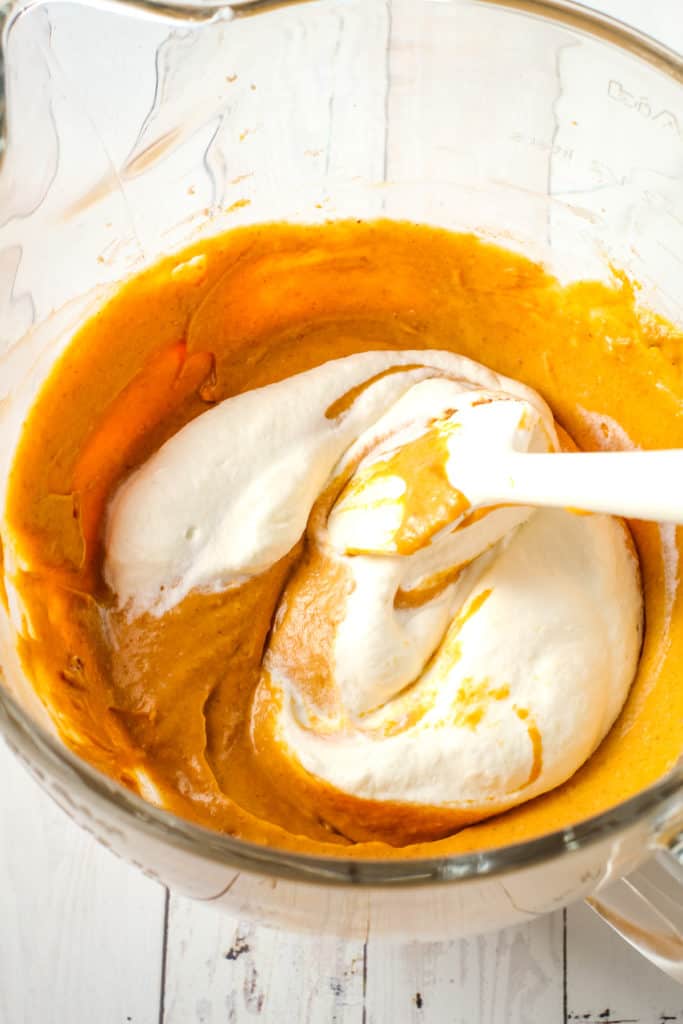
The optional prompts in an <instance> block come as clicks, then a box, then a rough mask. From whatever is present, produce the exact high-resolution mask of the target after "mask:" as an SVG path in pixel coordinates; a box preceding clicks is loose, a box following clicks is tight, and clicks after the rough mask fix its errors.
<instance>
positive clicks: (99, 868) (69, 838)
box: [0, 741, 164, 1024]
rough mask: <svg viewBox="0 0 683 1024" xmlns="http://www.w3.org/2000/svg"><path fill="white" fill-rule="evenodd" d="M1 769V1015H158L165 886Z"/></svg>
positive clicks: (146, 1020) (30, 1022) (1, 749)
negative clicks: (100, 844)
mask: <svg viewBox="0 0 683 1024" xmlns="http://www.w3.org/2000/svg"><path fill="white" fill-rule="evenodd" d="M0 775H1V777H2V790H1V792H2V797H1V799H0V1024H67V1022H68V1024H91V1022H92V1024H157V1020H158V1014H159V997H160V982H161V965H162V950H163V916H164V890H163V889H162V887H161V886H159V885H157V884H156V883H155V882H152V881H150V880H149V879H147V878H145V877H144V876H143V875H142V874H140V872H139V871H137V870H135V869H134V868H131V867H129V866H128V865H126V864H124V863H123V862H122V861H120V860H118V859H117V858H116V857H114V856H112V854H111V853H109V852H107V851H106V850H105V849H103V848H102V847H101V846H99V844H98V843H97V842H96V841H95V840H94V839H93V838H92V836H90V835H88V834H87V833H85V832H83V831H82V830H81V829H79V828H77V827H76V826H75V825H74V824H73V823H72V822H71V821H69V819H68V817H67V816H66V815H65V814H64V813H63V811H61V810H60V809H59V808H58V807H57V806H56V805H55V804H54V803H53V802H52V801H51V800H50V799H49V798H48V797H47V796H46V795H45V794H44V793H43V792H42V791H41V790H40V789H39V787H38V786H37V784H36V783H35V782H34V781H33V779H31V778H30V776H29V775H28V774H27V773H26V771H25V769H24V768H23V767H22V766H21V765H20V764H19V762H18V761H17V760H16V759H15V758H14V757H13V756H12V755H11V754H10V752H9V750H8V749H7V747H6V746H5V745H4V743H2V742H1V741H0Z"/></svg>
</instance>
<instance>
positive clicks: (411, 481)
mask: <svg viewBox="0 0 683 1024" xmlns="http://www.w3.org/2000/svg"><path fill="white" fill-rule="evenodd" d="M559 447H560V445H559V441H558V436H557V432H556V429H555V425H554V422H553V417H552V414H551V413H550V411H549V409H548V408H547V406H546V405H545V403H544V402H543V401H542V399H541V398H540V397H539V396H538V395H537V394H536V393H535V392H533V391H531V390H530V389H529V388H526V387H524V386H523V385H521V384H519V383H517V382H515V381H512V380H508V379H506V378H503V377H501V376H499V375H497V374H495V373H493V372H492V371H490V370H488V369H486V368H485V367H483V366H480V365H478V364H476V363H473V362H472V361H470V360H467V359H465V358H464V357H461V356H456V355H453V354H451V353H446V352H437V351H413V352H366V353H362V354H359V355H355V356H350V357H348V358H345V359H340V360H334V361H331V362H329V363H326V364H324V365H322V366H320V367H317V368H316V369H313V370H310V371H308V372H306V373H301V374H298V375H296V376H294V377H291V378H289V379H287V380H285V381H282V382H280V383H276V384H272V385H270V386H268V387H265V388H260V389H257V390H255V391H251V392H247V393H245V394H241V395H237V396H235V397H234V398H229V399H227V400H225V401H224V402H222V403H221V404H220V405H218V406H216V407H215V408H213V409H212V410H210V411H208V412H206V413H204V414H203V415H202V416H200V417H199V418H198V419H196V420H194V421H193V422H191V423H190V424H188V425H187V426H186V427H185V428H183V429H182V430H181V431H180V432H179V433H178V434H176V435H175V436H174V437H173V438H171V440H169V441H168V442H167V443H166V444H165V445H164V446H163V447H162V448H161V449H160V450H159V451H158V452H157V453H156V454H155V455H154V456H152V457H151V458H150V459H149V460H148V461H147V462H146V463H145V464H144V465H143V466H142V467H141V468H140V469H139V470H138V471H137V472H136V473H134V474H133V475H132V476H131V477H130V478H129V479H128V480H127V481H126V482H125V483H124V484H123V485H122V486H121V487H120V489H119V491H118V492H117V494H116V495H115V497H114V499H113V501H112V503H111V507H110V511H109V517H108V524H107V533H106V553H107V554H106V565H105V575H106V578H107V581H108V583H109V585H110V586H111V587H112V589H113V590H114V592H115V593H116V595H117V598H118V601H119V603H120V605H121V606H122V607H124V608H125V609H126V610H127V612H128V614H129V615H130V616H131V617H134V616H137V615H139V614H141V613H143V612H147V613H150V614H152V615H155V616H159V615H163V614H164V613H165V612H167V611H168V610H169V609H171V608H172V607H174V606H175V605H176V604H178V603H179V602H180V601H182V600H183V598H184V597H185V596H186V595H187V594H189V593H190V592H191V591H192V590H194V589H196V588H202V589H205V590H221V589H225V588H228V587H232V586H237V585H239V584H240V583H242V582H244V581H245V580H247V579H249V578H250V577H253V576H255V575H258V574H260V573H262V572H264V571H265V570H267V569H268V568H270V567H271V566H272V565H274V564H275V563H276V562H277V561H278V560H279V559H281V558H282V557H283V556H285V555H286V554H287V553H288V552H289V551H291V549H292V548H293V547H294V546H295V545H296V544H297V542H298V541H299V540H300V539H301V537H302V536H303V535H304V533H306V555H305V557H304V558H302V559H301V561H300V563H299V564H298V566H297V568H296V569H295V570H294V572H293V575H292V577H291V578H290V581H289V582H288V584H287V587H286V589H285V592H284V594H283V595H282V598H281V602H280V608H279V611H278V614H277V616H276V620H275V623H274V628H273V631H272V635H271V638H270V641H269V647H268V650H267V651H266V653H265V657H264V661H263V671H262V678H261V682H260V684H259V688H258V691H257V693H256V696H255V700H254V712H253V716H254V717H253V733H254V741H255V742H256V743H257V744H259V743H261V742H264V741H268V742H270V743H273V744H275V745H276V746H277V747H278V749H280V750H281V751H282V755H283V757H284V758H285V760H289V761H291V763H292V764H294V765H296V766H297V768H299V769H303V770H304V771H305V772H306V773H308V776H309V777H310V779H311V780H313V783H315V782H316V780H317V781H319V782H320V784H321V787H322V789H321V792H322V790H323V789H324V790H325V792H327V789H326V788H325V787H327V788H329V787H330V786H331V787H333V788H334V790H336V791H339V792H340V793H341V794H344V795H345V796H346V797H347V798H348V799H349V800H350V801H351V802H352V803H353V801H357V802H358V803H357V806H356V811H357V813H358V814H359V815H360V816H361V817H362V815H363V813H365V812H364V807H365V804H364V803H363V802H364V801H371V802H375V803H376V802H377V801H381V802H399V803H401V804H406V803H410V804H416V805H421V806H422V807H427V808H437V809H438V808H441V809H446V810H447V811H449V812H453V813H454V814H456V815H458V814H460V815H461V818H462V820H463V821H464V820H475V819H476V818H478V817H484V816H486V815H488V814H492V813H495V812H498V811H501V810H504V809H506V808H508V807H511V806H513V805H515V804H517V803H520V802H522V801H524V800H527V799H530V798H531V797H533V796H535V795H537V794H539V793H542V792H545V791H547V790H548V789H551V788H553V787H555V786H557V785H559V784H560V783H561V782H563V781H564V780H566V779H567V778H569V777H570V776H571V775H572V774H573V773H574V772H575V771H576V770H577V768H578V767H580V765H581V764H582V763H583V762H584V761H585V760H586V759H587V758H588V757H589V756H590V754H591V753H592V751H593V750H594V749H595V748H596V746H597V745H598V744H599V743H600V741H601V740H602V738H603V737H604V736H605V734H606V732H607V731H608V730H609V728H610V726H611V725H612V723H613V721H614V719H615V718H616V716H617V714H618V713H619V710H620V708H621V706H622V705H623V702H624V700H625V698H626V695H627V693H628V689H629V686H630V683H631V681H632V679H633V675H634V673H635V669H636V666H637V661H638V655H639V650H640V641H641V628H642V598H641V593H640V585H639V572H638V564H637V560H636V558H635V556H634V554H633V551H632V547H631V543H630V538H629V535H628V532H627V530H626V528H625V526H624V524H623V523H622V522H621V521H620V520H617V519H614V518H611V517H608V516H601V515H595V516H583V515H576V514H574V513H572V512H570V511H565V510H559V509H558V510H534V509H531V508H520V507H499V508H485V509H478V510H474V511H473V510H472V509H471V508H470V505H469V502H468V498H467V494H463V493H462V492H461V491H460V490H459V486H458V485H459V480H462V479H463V478H466V479H471V478H472V474H473V472H474V473H476V465H477V460H483V459H486V458H487V457H495V455H496V453H498V454H500V453H501V451H504V450H509V449H511V448H512V449H515V450H518V451H553V450H558V449H559Z"/></svg>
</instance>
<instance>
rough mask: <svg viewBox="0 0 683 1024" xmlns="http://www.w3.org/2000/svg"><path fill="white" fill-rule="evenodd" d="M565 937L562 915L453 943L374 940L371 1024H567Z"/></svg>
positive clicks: (369, 980) (368, 1000)
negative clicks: (564, 1018)
mask: <svg viewBox="0 0 683 1024" xmlns="http://www.w3.org/2000/svg"><path fill="white" fill-rule="evenodd" d="M562 933H563V929H562V914H561V913H558V914H553V915H549V916H547V917H544V918H540V919H538V920H537V921H534V922H532V923H531V924H528V925H523V926H520V927H517V928H508V929H506V930H505V931H502V932H497V933H494V934H491V935H483V936H478V937H476V938H470V939H458V940H456V941H453V942H430V943H418V942H412V943H406V944H400V945H399V944H396V945H393V944H389V943H383V942H380V941H376V942H374V941H373V939H372V937H371V938H370V941H369V944H368V953H367V994H366V1008H367V1021H368V1024H384V1022H385V1021H401V1022H404V1021H405V1022H406V1024H424V1022H425V1021H435V1022H436V1021H444V1022H446V1021H447V1022H448V1024H474V1022H476V1024H541V1022H543V1024H545V1022H548V1024H549V1022H551V1021H556V1022H558V1024H559V1022H560V1021H561V1020H562V1012H563V973H562V964H563V948H562V940H563V934H562ZM320 1020H324V1018H322V1017H321V1018H320Z"/></svg>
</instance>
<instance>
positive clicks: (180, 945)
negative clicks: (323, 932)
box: [163, 897, 365, 1024]
mask: <svg viewBox="0 0 683 1024" xmlns="http://www.w3.org/2000/svg"><path fill="white" fill-rule="evenodd" d="M168 936H169V941H168V952H167V961H166V994H165V999H164V1014H163V1024H219V1022H220V1024H240V1022H242V1021H244V1022H247V1021H252V1020H253V1019H254V1018H255V1017H256V1018H257V1019H258V1020H259V1022H260V1024H281V1022H285V1021H293V1022H294V1021H296V1022H297V1024H318V1022H323V1021H324V1022H330V1024H357V1022H358V1024H360V1022H361V1020H362V1005H363V989H364V984H365V982H364V978H365V974H364V957H363V952H364V950H363V943H362V942H360V941H356V942H341V941H339V940H337V939H335V938H332V937H329V936H311V935H297V934H287V933H285V932H278V931H275V930H272V929H268V928H263V927H259V926H257V925H254V924H252V923H251V922H249V921H243V920H242V921H237V920H235V918H232V917H230V916H229V915H228V914H226V913H225V912H224V911H220V910H218V909H216V908H215V907H213V906H211V905H207V904H201V903H196V902H192V901H190V900H186V899H182V898H179V897H172V898H171V905H170V913H169V920H168Z"/></svg>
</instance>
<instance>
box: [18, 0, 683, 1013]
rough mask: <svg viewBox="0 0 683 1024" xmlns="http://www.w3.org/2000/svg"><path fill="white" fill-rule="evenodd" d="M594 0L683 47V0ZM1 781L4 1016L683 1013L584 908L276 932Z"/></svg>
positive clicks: (682, 994)
mask: <svg viewBox="0 0 683 1024" xmlns="http://www.w3.org/2000/svg"><path fill="white" fill-rule="evenodd" d="M594 6H596V7H599V8H600V9H601V10H604V11H606V12H607V13H611V14H613V15H615V16H617V17H620V18H621V19H622V20H624V21H630V22H632V23H633V24H635V25H637V26H638V27H640V28H643V29H644V30H645V31H647V32H649V33H650V34H651V35H653V36H658V37H659V38H661V39H663V40H665V41H666V42H667V43H668V44H669V45H671V46H674V47H676V48H678V49H679V50H683V0H601V2H600V3H597V2H595V4H594ZM0 780H1V781H0V1024H186V1022H187V1024H189V1022H196V1024H219V1022H220V1024H246V1022H248V1021H251V1020H254V1021H259V1022H273V1024H274V1022H277V1024H290V1022H292V1024H298V1022H302V1024H303V1022H312V1024H394V1022H396V1024H403V1022H415V1024H421V1022H426V1021H429V1022H442V1021H443V1022H448V1024H502V1022H510V1024H512V1022H515V1024H567V1022H570V1021H571V1022H582V1024H683V988H679V987H678V986H677V985H676V984H675V983H674V982H673V981H670V980H669V979H668V978H667V977H665V976H664V975H662V974H660V973H659V972H658V971H657V970H656V969H655V968H654V967H652V966H650V965H649V964H648V963H646V962H645V961H644V960H642V959H641V958H640V957H639V956H638V955H637V954H636V953H634V952H633V951H632V950H631V949H630V948H628V947H627V946H626V945H625V944H624V943H622V941H621V940H620V939H619V938H617V937H616V936H615V935H614V934H613V933H612V932H611V930H610V929H609V928H608V927H607V926H606V925H604V924H603V923H602V922H601V921H600V920H598V919H597V918H596V917H594V915H593V914H592V912H591V911H590V910H589V909H588V908H587V907H585V906H575V907H571V908H570V909H569V910H567V911H566V912H561V913H558V914H555V915H553V916H550V917H547V918H545V919H542V920H538V921H535V922H534V923H533V924H530V925H527V926H524V927H519V928H515V929H511V930H508V931H505V932H500V933H498V934H494V935H488V936H485V937H483V938H474V939H469V940H459V941H454V942H448V943H432V944H422V945H420V944H417V943H407V944H402V945H388V944H383V943H381V942H380V941H373V939H372V937H370V939H369V941H368V942H366V943H362V942H337V941H335V940H333V939H329V938H322V939H320V938H316V939H313V938H304V937H301V936H291V935H287V934H282V933H276V932H271V931H268V930H264V929H260V928H255V927H253V926H252V925H250V923H249V922H248V921H241V920H235V919H232V918H230V917H229V916H227V915H226V914H225V913H220V912H217V911H216V910H215V909H213V908H211V907H208V906H204V905H202V904H198V903H192V902H190V901H188V900H186V899H183V898H180V897H178V896H175V895H173V894H172V893H169V892H167V891H165V890H164V889H162V888H161V887H160V886H158V885H157V884H155V883H154V882H152V881H149V880H148V879H146V878H144V877H143V876H142V875H141V874H140V873H139V872H138V871H136V870H134V869H133V868H130V867H128V866H127V865H125V864H123V863H121V862H120V861H118V860H116V859H115V858H114V857H113V856H112V855H111V854H109V853H108V852H107V851H105V850H104V849H102V848H101V847H99V846H98V845H97V844H96V843H95V841H94V840H93V839H92V838H91V837H90V836H89V835H86V834H85V833H84V832H81V831H79V830H77V829H76V827H75V826H74V825H73V824H72V823H71V821H70V820H69V819H68V818H67V817H66V816H64V815H63V814H62V812H61V811H60V810H58V809H57V808H56V807H55V806H54V805H53V804H52V803H51V802H50V800H48V798H47V797H46V796H45V795H44V794H43V793H42V792H41V791H40V790H39V789H38V787H37V786H36V784H35V783H34V782H33V781H32V780H31V779H30V778H29V777H28V776H27V775H26V774H25V772H24V770H23V768H21V767H20V765H19V764H18V763H17V762H15V761H14V759H13V758H12V757H11V756H10V754H9V753H8V751H7V750H6V748H5V747H4V745H3V744H2V743H1V742H0Z"/></svg>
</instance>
